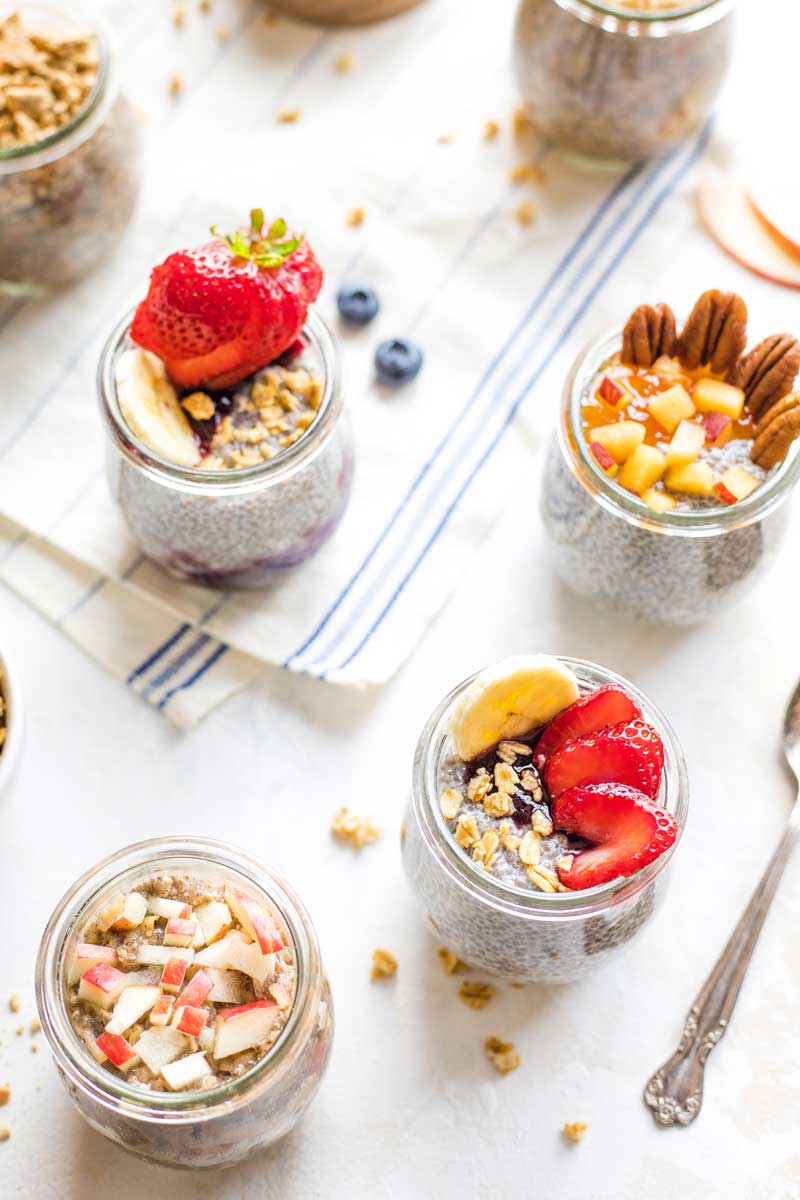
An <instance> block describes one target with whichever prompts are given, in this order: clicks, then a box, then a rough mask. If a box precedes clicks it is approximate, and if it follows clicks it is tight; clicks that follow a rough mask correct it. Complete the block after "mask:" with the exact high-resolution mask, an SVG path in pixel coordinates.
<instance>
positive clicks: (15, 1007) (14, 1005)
mask: <svg viewBox="0 0 800 1200" xmlns="http://www.w3.org/2000/svg"><path fill="white" fill-rule="evenodd" d="M8 1007H9V1009H10V1010H11V1012H12V1013H18V1012H19V1010H20V1002H19V996H17V995H16V994H14V995H13V996H9V998H8Z"/></svg>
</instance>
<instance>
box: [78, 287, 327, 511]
mask: <svg viewBox="0 0 800 1200" xmlns="http://www.w3.org/2000/svg"><path fill="white" fill-rule="evenodd" d="M135 311H136V309H135V308H132V309H130V311H129V312H127V313H126V314H125V316H124V317H122V318H121V320H119V321H118V322H117V324H116V325H115V326H114V328H113V329H112V331H111V333H110V334H109V336H108V339H107V340H106V343H105V345H104V347H103V349H102V351H101V354H100V360H99V363H98V368H97V392H98V398H99V401H100V410H101V412H102V414H103V418H104V423H105V426H106V429H107V430H108V432H109V435H110V436H111V439H112V441H113V442H114V444H115V445H116V446H117V447H118V448H119V449H120V450H121V451H122V453H123V454H124V455H125V457H126V458H127V459H128V460H129V461H130V462H132V463H133V464H134V465H135V466H136V467H138V468H139V469H141V470H143V471H144V472H145V473H146V474H149V475H151V476H152V477H154V478H155V479H156V480H157V481H158V482H160V483H166V484H167V485H171V486H173V487H181V488H182V489H184V490H187V491H196V492H201V493H207V492H209V491H213V492H215V493H217V492H220V493H225V494H229V493H231V492H240V491H247V490H248V489H249V488H250V487H252V486H253V485H254V484H259V483H265V482H268V483H277V482H278V481H279V480H281V479H283V478H284V477H285V476H287V475H290V474H293V473H294V472H295V471H296V470H297V469H298V468H299V467H301V466H304V465H305V464H306V463H307V462H309V461H310V460H311V459H312V458H315V457H316V455H317V454H318V453H319V452H320V450H321V449H322V448H323V446H324V445H325V443H326V442H327V440H328V438H329V437H330V436H331V434H332V432H333V429H334V426H335V424H336V422H337V420H338V418H339V416H340V413H341V410H342V384H341V360H340V357H339V352H338V350H337V348H336V342H335V339H334V336H333V333H332V331H331V329H330V327H329V326H328V324H327V323H326V322H325V321H324V320H323V319H322V317H321V316H320V315H319V313H318V312H317V311H316V309H315V308H314V307H313V306H312V307H311V308H309V310H308V315H307V317H306V323H305V325H304V326H303V330H302V332H303V333H305V334H306V336H307V337H308V338H309V342H310V344H311V345H312V347H313V348H314V349H315V350H316V351H317V352H318V353H319V355H320V357H321V359H322V370H323V373H324V376H325V382H324V388H323V393H322V399H321V401H320V405H319V409H318V410H317V415H316V418H315V420H314V421H313V422H312V424H311V425H310V426H309V428H308V430H307V432H306V433H305V434H304V435H303V437H302V438H300V439H299V440H298V441H297V442H295V443H294V445H292V446H286V447H284V448H282V449H281V450H280V451H279V452H278V453H277V454H276V455H275V456H274V458H269V459H267V460H266V461H265V462H261V463H256V464H255V466H252V467H237V468H236V469H235V470H227V469H223V470H218V471H210V470H206V469H205V468H203V467H184V466H180V465H179V464H177V463H174V462H170V461H169V460H168V459H166V458H163V457H162V456H161V455H160V454H158V453H157V452H156V451H155V450H151V449H149V447H147V446H145V445H144V443H143V442H141V441H140V440H139V439H138V438H137V437H135V435H134V434H133V432H132V430H131V429H130V427H129V426H128V423H127V421H126V420H125V418H124V417H123V415H122V412H121V410H120V407H119V401H118V399H117V388H116V380H115V377H114V367H115V364H116V360H117V356H118V354H119V353H120V351H121V350H122V348H123V344H124V342H125V340H126V339H127V337H128V333H129V330H130V327H131V324H132V321H133V315H134V313H135ZM269 365H270V364H269V363H267V364H265V366H269ZM260 369H263V368H260ZM255 373H256V372H254V374H255Z"/></svg>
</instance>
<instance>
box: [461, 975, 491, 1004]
mask: <svg viewBox="0 0 800 1200" xmlns="http://www.w3.org/2000/svg"><path fill="white" fill-rule="evenodd" d="M496 991H497V988H495V987H492V985H491V983H481V982H479V981H478V980H470V979H467V980H465V981H464V983H462V985H461V987H460V988H459V989H458V995H459V999H461V1000H463V1001H464V1003H465V1004H466V1005H468V1006H469V1008H474V1009H475V1011H476V1012H479V1011H480V1009H482V1008H486V1005H487V1004H488V1003H489V1001H490V1000H491V998H492V996H494V995H495V993H496Z"/></svg>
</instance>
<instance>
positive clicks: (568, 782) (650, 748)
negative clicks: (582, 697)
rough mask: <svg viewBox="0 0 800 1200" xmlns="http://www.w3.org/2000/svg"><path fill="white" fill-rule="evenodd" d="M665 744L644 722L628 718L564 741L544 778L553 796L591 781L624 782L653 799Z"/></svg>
mask: <svg viewBox="0 0 800 1200" xmlns="http://www.w3.org/2000/svg"><path fill="white" fill-rule="evenodd" d="M663 768H664V747H663V745H662V742H661V738H660V737H659V736H658V734H657V733H656V731H655V729H653V727H652V725H648V724H647V723H646V722H645V721H639V720H635V721H627V722H625V723H624V724H622V725H612V726H610V728H608V729H601V730H600V731H599V733H590V734H587V735H586V736H585V737H579V738H575V740H574V741H572V742H565V743H564V745H563V746H562V747H561V749H560V750H556V752H555V754H553V755H551V757H550V758H549V759H548V760H547V766H546V767H545V770H544V781H545V784H546V786H547V790H548V791H549V793H550V795H551V796H553V797H555V796H559V795H561V793H562V792H565V791H566V790H567V788H572V787H578V786H579V785H584V784H590V783H624V784H627V785H628V787H632V788H636V789H637V791H640V792H644V794H645V796H649V797H650V799H651V800H652V799H654V798H655V797H656V796H657V795H658V789H659V787H660V786H661V772H662V770H663Z"/></svg>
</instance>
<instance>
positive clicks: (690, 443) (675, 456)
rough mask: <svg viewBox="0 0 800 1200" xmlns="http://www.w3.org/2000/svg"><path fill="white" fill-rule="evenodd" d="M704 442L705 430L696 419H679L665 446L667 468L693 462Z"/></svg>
mask: <svg viewBox="0 0 800 1200" xmlns="http://www.w3.org/2000/svg"><path fill="white" fill-rule="evenodd" d="M705 443H706V431H705V429H704V428H703V426H702V425H698V424H697V422H696V421H681V423H680V425H679V426H678V428H677V429H676V430H675V432H674V433H673V435H672V440H671V442H670V444H669V445H668V446H667V469H669V468H670V467H683V466H686V464H687V463H690V462H694V460H695V459H696V458H697V456H698V454H699V453H700V451H701V450H702V449H703V446H704V445H705Z"/></svg>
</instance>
